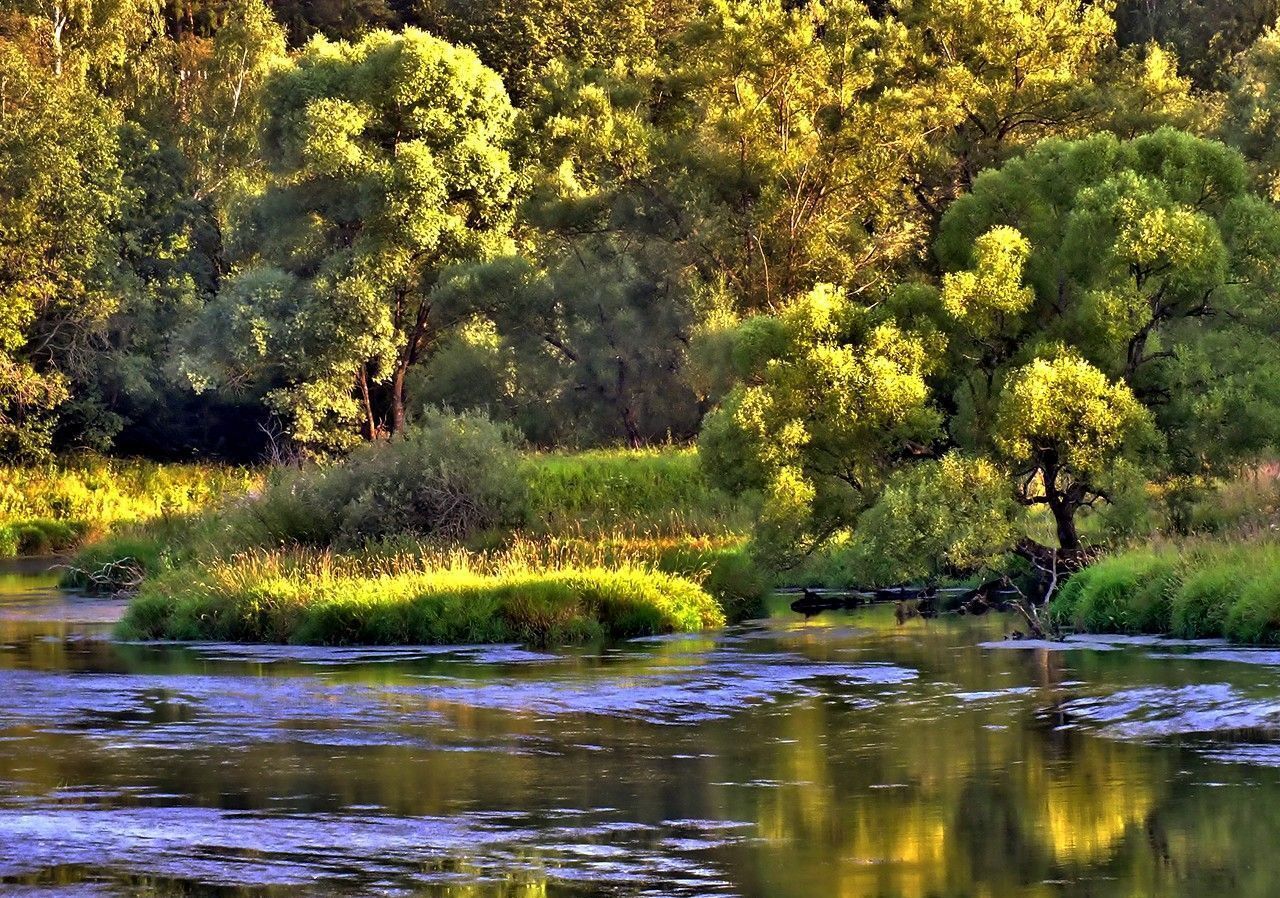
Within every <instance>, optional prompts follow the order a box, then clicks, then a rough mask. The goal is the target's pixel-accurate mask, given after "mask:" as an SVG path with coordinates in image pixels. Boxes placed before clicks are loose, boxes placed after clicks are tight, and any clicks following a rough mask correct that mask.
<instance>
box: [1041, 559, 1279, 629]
mask: <svg viewBox="0 0 1280 898" xmlns="http://www.w3.org/2000/svg"><path fill="white" fill-rule="evenodd" d="M1049 610H1050V616H1051V619H1052V620H1053V621H1054V622H1055V623H1056V624H1058V625H1059V626H1064V627H1068V628H1072V629H1076V630H1080V631H1084V632H1090V633H1159V634H1169V635H1172V636H1178V637H1181V638H1185V639H1200V638H1226V639H1229V640H1231V641H1233V642H1240V643H1253V644H1268V645H1277V644H1280V544H1277V543H1276V542H1274V541H1272V540H1270V539H1255V540H1250V541H1235V542H1227V541H1190V542H1184V543H1178V544H1170V545H1162V546H1159V547H1151V548H1142V549H1135V550H1130V551H1127V552H1120V553H1118V554H1116V555H1113V556H1111V557H1109V558H1106V559H1103V560H1102V561H1100V562H1098V563H1097V564H1095V565H1093V566H1092V567H1090V568H1088V569H1086V570H1084V571H1082V572H1080V573H1079V574H1076V575H1075V576H1074V577H1072V578H1071V580H1069V581H1068V582H1067V584H1066V585H1065V586H1064V587H1063V589H1062V592H1061V593H1060V594H1059V595H1058V597H1057V598H1056V599H1055V600H1054V601H1053V603H1052V605H1051V606H1050V609H1049Z"/></svg>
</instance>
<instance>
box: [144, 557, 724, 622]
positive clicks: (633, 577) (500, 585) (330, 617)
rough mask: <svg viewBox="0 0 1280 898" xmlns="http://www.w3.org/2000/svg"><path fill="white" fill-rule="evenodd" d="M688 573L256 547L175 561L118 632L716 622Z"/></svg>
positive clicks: (712, 607) (712, 606)
mask: <svg viewBox="0 0 1280 898" xmlns="http://www.w3.org/2000/svg"><path fill="white" fill-rule="evenodd" d="M723 623H724V616H723V614H722V612H721V611H720V609H719V607H718V606H717V605H716V603H715V602H714V601H713V600H712V599H711V597H710V596H709V595H707V593H705V592H704V591H703V590H702V589H701V588H699V587H698V586H697V585H696V584H695V583H693V582H691V581H688V580H684V579H681V578H678V577H673V576H670V575H666V574H660V573H655V572H652V571H642V570H635V569H620V570H611V571H606V570H598V569H597V570H572V569H564V570H554V571H544V572H515V571H513V572H507V573H501V574H495V575H481V574H476V573H474V572H472V571H469V570H466V569H460V568H458V569H443V570H430V571H422V570H412V569H391V570H387V569H384V570H381V571H373V572H371V571H352V570H350V569H349V568H348V569H344V568H343V567H342V566H341V565H340V564H338V565H335V563H334V562H333V560H332V559H330V558H328V557H325V556H318V557H317V556H306V555H303V556H281V555H279V554H275V555H272V554H261V553H259V554H253V555H247V556H236V557H233V558H231V559H229V560H227V561H221V562H216V563H213V564H210V565H208V566H207V567H206V568H204V570H203V571H202V572H201V573H200V574H199V575H194V576H193V574H192V573H191V572H190V571H184V570H181V569H180V570H178V571H177V572H175V573H174V574H173V575H172V576H170V577H167V578H161V579H158V580H156V581H154V582H152V583H150V584H148V586H147V587H146V588H145V589H144V590H143V592H142V593H141V594H140V595H139V596H138V597H137V598H136V599H135V600H134V601H133V603H132V604H131V606H130V609H129V611H128V613H127V614H126V616H125V618H124V620H123V621H122V622H121V624H120V629H119V632H120V634H121V635H122V636H123V637H125V638H135V639H157V638H170V639H173V638H177V639H217V640H236V641H248V642H297V643H308V644H326V645H351V644H375V645H393V644H409V645H421V644H430V643H457V644H472V643H482V642H530V643H535V644H559V643H564V642H584V641H593V640H597V639H601V638H609V639H616V638H625V637H632V636H647V635H654V634H660V633H672V632H684V631H692V630H700V629H704V628H707V627H715V626H720V625H722V624H723Z"/></svg>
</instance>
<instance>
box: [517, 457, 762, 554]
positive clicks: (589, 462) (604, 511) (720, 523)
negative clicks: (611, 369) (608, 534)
mask: <svg viewBox="0 0 1280 898" xmlns="http://www.w3.org/2000/svg"><path fill="white" fill-rule="evenodd" d="M523 470H524V477H525V480H526V482H527V483H528V484H529V511H528V521H529V525H530V527H531V528H532V529H533V530H534V531H535V532H537V531H540V532H549V533H565V532H587V533H592V532H603V531H606V530H615V531H616V530H619V529H622V530H626V531H630V532H643V531H651V532H652V531H658V532H672V531H674V532H680V533H686V534H696V533H699V532H713V533H714V532H718V531H723V530H725V529H732V528H733V527H734V525H735V524H738V523H740V522H741V521H742V520H744V519H745V518H746V514H744V511H746V509H745V508H744V504H743V503H742V502H740V501H739V500H736V499H735V498H734V497H733V496H731V495H730V494H728V493H726V492H723V491H721V490H718V489H716V488H715V487H714V486H713V485H712V483H711V482H710V481H709V479H708V478H707V475H706V473H705V472H704V471H703V469H702V467H701V464H700V462H699V457H698V454H697V453H696V452H694V451H692V450H687V449H685V450H681V449H662V450H659V449H646V450H595V451H591V452H578V453H573V454H565V453H552V454H538V455H534V456H531V457H530V458H528V459H527V460H526V461H525V463H524V466H523Z"/></svg>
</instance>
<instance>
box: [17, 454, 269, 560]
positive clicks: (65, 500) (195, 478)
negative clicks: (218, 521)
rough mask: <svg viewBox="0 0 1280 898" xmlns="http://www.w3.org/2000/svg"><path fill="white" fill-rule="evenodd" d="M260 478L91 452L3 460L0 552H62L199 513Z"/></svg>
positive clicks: (212, 467) (224, 469) (230, 470)
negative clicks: (94, 537) (104, 535)
mask: <svg viewBox="0 0 1280 898" xmlns="http://www.w3.org/2000/svg"><path fill="white" fill-rule="evenodd" d="M258 479H259V475H257V474H256V473H254V472H252V471H247V470H244V469H240V468H229V467H222V466H217V465H186V464H182V465H179V464H168V465H161V464H156V463H154V462H140V461H120V460H108V459H101V458H96V457H93V456H86V457H78V458H74V459H70V460H67V461H65V462H62V463H59V464H57V465H43V466H31V467H9V466H0V557H5V556H9V555H19V554H45V553H48V552H63V551H66V550H68V549H71V548H73V547H75V546H76V545H78V544H79V543H80V542H81V541H82V540H84V539H85V537H86V536H88V535H89V534H91V533H101V532H105V531H109V530H112V529H115V528H119V527H123V526H129V525H133V524H140V523H145V522H148V521H155V520H160V519H163V518H167V517H183V516H189V515H192V514H196V513H199V512H201V511H204V510H206V509H209V508H211V507H213V506H215V505H217V504H218V503H220V502H221V501H222V500H224V499H225V498H227V497H228V496H232V495H235V494H237V493H243V492H245V491H247V490H248V489H249V488H250V487H251V486H252V485H253V484H254V483H255V482H256V481H257V480H258Z"/></svg>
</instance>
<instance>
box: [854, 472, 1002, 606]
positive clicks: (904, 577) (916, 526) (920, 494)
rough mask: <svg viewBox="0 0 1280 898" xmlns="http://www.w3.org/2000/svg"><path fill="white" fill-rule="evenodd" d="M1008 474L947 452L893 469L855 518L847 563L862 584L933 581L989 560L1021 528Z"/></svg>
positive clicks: (970, 570)
mask: <svg viewBox="0 0 1280 898" xmlns="http://www.w3.org/2000/svg"><path fill="white" fill-rule="evenodd" d="M1020 514H1021V509H1020V508H1019V507H1018V506H1017V504H1016V503H1015V502H1014V500H1013V495H1012V493H1011V492H1010V490H1009V482H1008V476H1007V475H1006V474H1005V472H1004V471H1002V470H1000V469H999V468H997V467H996V466H995V465H993V464H992V463H991V462H989V461H987V460H985V459H974V458H966V457H964V456H962V455H960V454H958V453H951V454H948V455H946V456H944V457H943V458H942V459H941V460H939V461H936V462H925V463H923V464H920V465H917V466H915V467H911V468H906V469H904V470H902V471H900V472H898V473H897V474H895V475H894V476H893V477H892V478H891V479H890V480H889V482H888V484H887V485H886V487H885V489H884V492H883V494H882V495H881V496H880V499H879V500H878V501H877V502H876V504H875V505H873V506H872V507H871V508H869V509H868V510H867V511H866V512H865V513H864V514H862V515H861V516H860V517H859V518H858V523H857V528H856V530H855V531H854V533H853V536H852V539H851V540H850V543H849V546H848V551H849V552H850V553H851V558H850V563H851V565H852V567H853V569H854V570H855V571H857V582H859V583H861V585H864V586H892V585H896V584H901V583H928V582H937V581H938V580H939V579H941V578H943V577H953V578H954V577H963V576H966V575H968V574H971V573H973V572H975V571H978V570H980V569H982V568H984V567H991V566H994V565H995V564H996V563H997V562H998V561H1000V560H1001V558H1002V556H1003V555H1004V554H1005V553H1006V552H1008V551H1009V550H1010V549H1011V548H1012V547H1013V544H1014V542H1015V541H1016V540H1017V536H1018V526H1017V525H1018V521H1019V517H1020Z"/></svg>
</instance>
